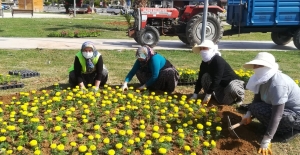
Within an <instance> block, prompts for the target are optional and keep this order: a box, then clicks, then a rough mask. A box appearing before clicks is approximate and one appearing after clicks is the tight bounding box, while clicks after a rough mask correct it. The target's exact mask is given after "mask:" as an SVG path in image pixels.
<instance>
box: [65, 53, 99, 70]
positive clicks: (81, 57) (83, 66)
mask: <svg viewBox="0 0 300 155" xmlns="http://www.w3.org/2000/svg"><path fill="white" fill-rule="evenodd" d="M100 55H101V54H100V53H99V52H97V56H96V57H94V58H93V59H92V62H93V64H94V65H96V63H97V62H98V60H99V57H100ZM76 56H77V57H78V59H79V62H80V64H81V67H82V68H81V73H82V74H86V73H87V72H86V61H85V57H84V56H83V55H82V53H81V52H78V53H77V54H76ZM73 70H74V64H73V65H72V66H71V67H70V68H69V69H68V71H69V73H70V72H71V71H73ZM94 70H96V67H95V68H94ZM94 70H93V71H94Z"/></svg>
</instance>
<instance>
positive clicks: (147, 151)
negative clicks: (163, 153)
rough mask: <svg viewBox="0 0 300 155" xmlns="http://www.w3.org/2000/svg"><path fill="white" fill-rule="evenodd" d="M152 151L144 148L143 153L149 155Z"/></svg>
mask: <svg viewBox="0 0 300 155" xmlns="http://www.w3.org/2000/svg"><path fill="white" fill-rule="evenodd" d="M151 154H152V151H151V150H150V149H146V150H144V155H151Z"/></svg>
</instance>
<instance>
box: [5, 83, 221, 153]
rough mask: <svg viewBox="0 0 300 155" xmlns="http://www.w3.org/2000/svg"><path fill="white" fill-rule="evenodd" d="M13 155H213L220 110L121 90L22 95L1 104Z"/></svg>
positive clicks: (170, 97)
mask: <svg viewBox="0 0 300 155" xmlns="http://www.w3.org/2000/svg"><path fill="white" fill-rule="evenodd" d="M0 106H1V108H0V122H1V123H2V126H1V129H0V131H1V136H0V148H2V151H5V152H6V153H7V154H50V153H52V154H66V153H67V152H68V153H70V154H109V155H113V154H145V155H147V154H174V153H175V152H176V153H177V154H178V153H182V154H201V153H204V154H207V153H208V151H209V150H211V149H213V148H214V147H215V146H216V140H217V139H218V138H219V136H220V133H221V130H222V128H221V118H220V117H218V116H217V112H218V109H217V108H216V107H208V106H207V105H202V104H201V100H197V101H194V100H193V101H190V102H187V101H186V96H176V95H168V94H167V93H164V94H162V95H157V94H155V93H154V92H151V93H150V92H148V91H144V92H140V91H138V90H136V91H134V90H133V88H129V90H128V91H127V92H126V93H124V94H122V91H121V90H120V89H119V88H118V87H116V88H111V87H108V86H105V87H104V89H103V90H101V91H100V92H93V91H92V88H91V87H89V90H86V91H85V92H82V91H80V89H66V90H60V88H59V86H58V85H57V84H56V85H55V89H54V90H52V91H46V90H43V91H41V92H37V91H30V92H20V94H19V96H17V97H12V99H11V101H10V102H8V103H3V102H0Z"/></svg>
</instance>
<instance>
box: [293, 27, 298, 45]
mask: <svg viewBox="0 0 300 155" xmlns="http://www.w3.org/2000/svg"><path fill="white" fill-rule="evenodd" d="M293 41H294V45H295V46H296V47H297V49H298V50H300V29H298V30H297V31H296V32H295V33H294V36H293Z"/></svg>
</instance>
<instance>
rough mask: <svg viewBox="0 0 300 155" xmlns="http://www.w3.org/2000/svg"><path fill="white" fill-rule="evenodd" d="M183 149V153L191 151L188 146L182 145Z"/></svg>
mask: <svg viewBox="0 0 300 155" xmlns="http://www.w3.org/2000/svg"><path fill="white" fill-rule="evenodd" d="M183 148H184V150H185V151H190V150H191V148H190V146H188V145H184V147H183Z"/></svg>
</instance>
